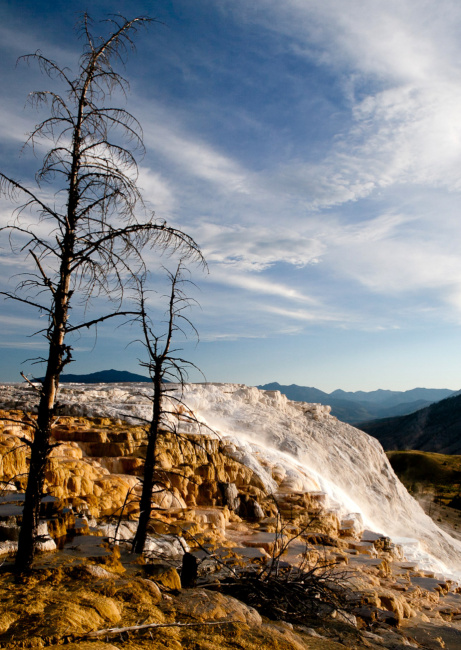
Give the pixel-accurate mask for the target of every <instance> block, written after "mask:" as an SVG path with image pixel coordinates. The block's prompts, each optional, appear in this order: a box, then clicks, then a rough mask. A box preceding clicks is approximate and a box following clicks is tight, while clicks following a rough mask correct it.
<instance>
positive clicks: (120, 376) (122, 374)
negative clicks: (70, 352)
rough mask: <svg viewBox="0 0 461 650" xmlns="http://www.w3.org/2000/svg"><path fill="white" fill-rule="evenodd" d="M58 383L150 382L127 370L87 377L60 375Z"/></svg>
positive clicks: (144, 377) (100, 372) (142, 376)
mask: <svg viewBox="0 0 461 650" xmlns="http://www.w3.org/2000/svg"><path fill="white" fill-rule="evenodd" d="M59 381H60V383H64V384H66V383H73V384H118V383H121V382H127V381H129V382H141V381H149V382H150V381H152V380H151V379H150V378H149V377H146V376H145V375H137V374H136V373H134V372H128V371H127V370H100V371H99V372H92V373H90V374H89V375H61V378H60V380H59Z"/></svg>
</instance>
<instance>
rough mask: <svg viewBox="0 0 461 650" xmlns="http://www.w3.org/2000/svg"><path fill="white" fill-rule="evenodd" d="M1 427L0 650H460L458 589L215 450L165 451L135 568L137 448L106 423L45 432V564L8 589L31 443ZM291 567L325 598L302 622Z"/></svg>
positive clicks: (135, 433)
mask: <svg viewBox="0 0 461 650" xmlns="http://www.w3.org/2000/svg"><path fill="white" fill-rule="evenodd" d="M0 416H3V418H4V420H3V429H2V431H1V432H0V452H1V466H0V472H1V478H2V480H3V481H4V487H5V490H4V492H3V496H2V497H1V499H0V552H2V554H3V564H2V566H1V568H0V647H5V648H15V647H60V646H64V645H65V647H66V649H67V650H73V649H74V648H79V649H80V650H90V649H92V650H103V649H104V648H107V650H110V649H111V648H112V649H113V648H121V647H124V648H128V649H131V648H133V649H136V648H178V649H179V648H187V649H189V648H191V649H199V648H210V649H211V648H213V650H219V648H248V649H253V648H254V649H256V648H258V649H261V648H280V649H287V650H288V649H293V650H294V649H296V650H298V649H304V648H306V649H318V650H322V649H325V650H334V649H336V650H340V648H357V649H358V648H394V649H395V650H397V649H398V648H406V647H423V648H443V647H445V648H449V649H453V650H455V649H456V648H461V624H460V623H459V622H458V621H459V620H460V619H461V594H460V593H459V590H458V586H457V585H455V584H453V583H450V582H449V581H446V580H443V579H441V578H437V577H435V576H434V574H431V573H428V572H423V571H420V570H419V569H418V567H417V566H416V565H414V564H412V563H409V562H407V561H405V559H404V558H403V557H402V554H401V550H400V549H399V548H398V547H396V546H394V545H393V544H391V543H390V541H389V540H388V539H386V538H383V537H380V536H379V535H376V534H373V533H372V532H371V531H364V530H363V529H362V528H361V527H360V522H358V521H357V520H353V519H352V520H350V521H345V520H340V519H339V518H338V516H337V514H336V513H335V512H334V511H333V510H329V509H328V508H327V507H325V504H324V501H323V496H322V494H321V493H318V492H311V493H302V492H299V491H296V490H293V489H291V488H290V486H289V484H288V483H286V482H285V483H284V480H285V479H284V477H283V476H281V475H278V474H277V471H278V470H277V467H273V468H270V467H268V468H267V469H268V471H271V472H272V476H273V479H274V480H275V481H276V482H277V485H278V491H277V496H276V499H274V498H273V497H272V496H270V495H268V494H266V492H265V489H264V485H263V484H262V483H261V481H260V479H259V478H258V476H257V475H256V474H255V473H254V472H252V470H251V469H250V468H249V467H247V466H245V465H242V464H241V463H240V462H238V460H235V459H234V458H233V457H232V450H230V449H227V448H226V445H225V444H224V443H222V442H221V441H220V440H218V439H213V440H212V439H210V438H207V437H206V436H203V437H202V438H200V437H197V436H194V438H193V439H192V438H191V439H187V437H186V438H184V439H183V440H182V441H181V443H180V444H179V442H178V440H177V439H175V438H174V437H172V436H170V435H165V436H163V437H162V442H161V449H160V453H159V459H158V461H159V472H158V485H159V492H158V493H157V494H156V503H157V509H156V511H155V516H154V518H153V522H152V526H151V529H150V536H149V540H148V546H147V548H148V552H147V553H146V554H145V555H144V556H143V557H139V556H136V555H133V554H131V553H130V552H129V539H130V538H131V537H132V535H133V532H134V530H135V526H136V518H137V509H138V495H139V476H140V475H142V469H143V449H144V442H145V437H144V432H143V430H142V429H141V428H140V427H136V426H129V425H127V424H126V423H122V422H120V421H115V420H109V419H104V418H93V419H89V418H80V417H63V418H61V420H60V421H59V423H58V424H57V426H56V427H55V431H54V435H55V438H56V440H57V441H60V442H61V443H62V444H61V445H60V446H59V447H57V448H56V449H55V450H54V452H53V457H52V459H51V460H50V464H49V470H48V472H47V477H46V480H47V485H46V489H47V492H48V494H49V496H48V497H47V498H45V499H44V502H43V512H42V516H43V520H42V524H41V525H42V531H43V533H44V534H45V537H47V538H48V539H44V541H43V542H42V544H43V547H42V548H43V550H45V551H46V550H47V549H48V552H43V553H41V554H40V555H39V556H38V558H37V562H36V565H35V567H34V571H33V572H32V574H31V575H29V576H27V577H23V578H21V579H18V578H17V577H15V576H14V574H13V573H12V570H11V569H12V559H11V558H12V555H11V553H12V552H14V548H15V538H16V537H17V527H18V524H19V522H20V517H21V503H22V488H23V487H24V481H25V474H26V472H27V455H26V448H25V447H24V445H23V444H22V443H21V440H20V438H21V436H24V435H25V434H26V433H27V427H25V426H24V425H23V424H21V420H22V419H23V417H24V416H23V415H22V414H21V413H20V412H19V411H8V412H3V413H2V414H0ZM8 420H16V421H18V422H16V423H13V422H9V421H8ZM160 487H162V489H160ZM163 488H166V489H163ZM114 542H115V543H114ZM184 551H187V552H188V555H187V557H188V558H189V560H191V561H192V563H193V564H194V565H195V564H196V565H198V575H197V577H196V578H195V577H194V575H192V577H191V576H190V575H189V574H188V575H186V573H185V572H183V575H182V578H183V580H182V583H181V577H180V574H181V566H182V562H183V556H184ZM274 558H275V559H276V560H277V562H276V563H275V564H274V563H273V561H274ZM299 565H302V569H303V572H304V573H303V576H304V577H305V584H307V583H308V584H309V585H310V587H309V589H310V590H311V591H309V589H307V590H305V591H304V592H303V594H304V595H303V597H304V596H305V597H306V598H307V601H308V600H309V598H310V594H312V593H314V591H315V589H316V588H317V586H318V585H317V583H316V582H315V581H314V582H312V581H311V582H310V583H309V582H308V581H309V579H311V578H309V579H308V578H307V577H306V576H311V577H312V576H314V577H316V578H318V579H319V580H320V583H321V585H322V589H326V591H324V592H322V594H323V595H322V594H320V595H321V597H320V598H312V599H311V600H312V607H311V609H310V611H309V612H307V611H305V610H303V613H302V616H300V614H299V612H297V611H296V607H293V606H292V607H291V609H290V607H289V606H288V605H287V603H288V600H289V598H291V597H292V595H293V593H294V590H295V585H296V576H295V575H294V574H293V570H292V568H291V567H295V566H299ZM271 567H272V568H271ZM258 575H259V576H260V578H261V580H260V582H258V583H257V584H256V586H255V589H256V591H254V590H253V592H252V591H251V589H250V586H251V585H252V584H253V582H254V577H255V576H258ZM252 581H253V582H252ZM186 583H187V584H188V585H189V586H187V587H185V586H184V585H185V584H186ZM260 583H264V584H260ZM296 588H297V587H296ZM258 590H259V591H258ZM333 592H334V598H336V597H338V600H334V599H333V600H331V598H332V593H333ZM297 593H298V592H297ZM325 593H326V594H327V595H326V597H325V598H324V594H325ZM295 595H296V594H295ZM322 599H323V600H322ZM298 601H299V599H298ZM307 601H306V602H307ZM291 602H294V601H291ZM303 602H304V601H303ZM332 602H333V605H332Z"/></svg>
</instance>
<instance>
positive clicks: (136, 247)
mask: <svg viewBox="0 0 461 650" xmlns="http://www.w3.org/2000/svg"><path fill="white" fill-rule="evenodd" d="M149 22H151V20H150V19H149V18H146V17H138V18H134V19H132V20H126V19H125V18H122V17H116V18H112V19H110V20H107V21H105V23H106V26H108V29H107V31H109V32H110V33H109V34H108V35H107V34H106V35H105V36H101V37H94V36H93V34H92V31H91V22H90V19H89V18H88V16H87V15H86V14H85V15H84V16H83V20H82V23H81V25H80V27H79V29H80V35H81V37H82V38H83V41H84V45H83V53H82V55H81V57H80V60H79V65H78V71H77V74H76V76H72V73H71V71H69V70H68V69H67V68H63V67H61V66H59V64H57V63H55V62H54V61H52V60H50V59H48V58H46V57H45V56H43V55H42V54H41V53H40V52H36V53H35V54H30V55H27V56H25V57H23V59H25V61H26V62H35V63H38V65H39V67H40V69H41V71H42V73H44V74H46V75H47V76H48V77H50V78H51V79H52V80H53V82H54V83H57V84H59V85H60V87H61V86H63V90H62V92H60V93H58V92H55V91H40V92H33V93H31V95H30V102H31V103H32V104H33V105H37V106H41V105H46V106H47V107H48V110H49V116H48V117H47V118H46V119H44V120H43V121H42V122H40V123H39V124H38V125H37V126H35V128H34V129H33V131H32V133H31V135H30V136H29V138H28V140H27V143H29V144H31V145H32V147H34V146H35V145H36V144H38V143H40V145H43V143H44V142H45V143H48V150H47V151H46V153H45V155H44V158H43V161H42V165H41V167H40V169H39V170H38V172H37V174H36V182H37V186H38V187H37V189H34V190H32V189H30V188H29V187H27V186H26V185H24V184H22V183H20V182H18V181H16V180H14V179H13V178H10V177H9V176H6V175H5V174H0V191H1V192H2V193H3V194H4V195H7V196H9V197H10V198H11V199H13V200H15V201H17V202H18V203H20V207H18V208H17V210H16V211H15V218H14V221H13V222H12V223H11V224H10V225H8V226H6V227H5V228H2V230H3V231H7V232H9V234H10V242H11V245H12V248H13V250H14V251H15V252H16V253H24V254H26V255H28V256H29V259H30V262H29V266H30V267H31V269H32V270H31V271H30V272H29V273H27V274H25V276H23V279H22V281H21V282H20V284H18V286H17V287H16V288H15V290H14V291H12V292H9V293H8V292H6V293H3V295H4V296H6V297H7V298H9V299H12V300H15V301H19V302H20V303H22V304H26V305H29V306H30V307H32V308H34V309H36V310H38V311H39V312H40V313H41V314H44V315H45V316H46V318H47V326H46V328H45V329H44V330H41V333H42V334H44V336H45V337H46V339H47V345H48V353H47V356H46V357H45V358H42V359H39V360H37V361H39V362H44V363H45V364H46V372H45V378H44V380H43V382H42V384H41V386H40V387H39V395H38V411H37V420H36V422H35V425H34V434H33V441H32V443H31V460H30V471H29V477H28V484H27V490H26V497H25V505H24V513H23V520H22V528H21V532H20V538H19V549H18V553H17V556H16V568H17V569H18V570H21V571H22V570H26V569H28V568H30V567H31V564H32V561H33V554H34V537H35V533H36V527H37V524H38V517H39V508H40V498H41V496H42V491H43V485H44V472H45V466H46V463H47V459H48V456H49V453H50V451H51V449H52V444H51V442H50V438H51V432H52V422H53V419H54V416H55V415H56V395H57V390H58V384H59V377H60V374H61V372H62V370H63V368H64V366H65V365H66V364H68V363H69V362H70V361H71V360H72V347H71V345H70V344H69V335H71V334H72V333H74V332H78V331H79V330H81V329H82V328H87V327H90V326H91V325H95V324H97V323H101V322H103V321H105V320H107V319H109V318H113V317H114V316H117V315H120V314H126V313H133V312H132V311H131V312H127V311H122V303H121V300H122V298H123V290H124V288H126V286H127V283H129V282H130V280H131V279H132V278H133V277H136V276H139V275H140V274H141V275H142V274H143V273H144V264H143V261H142V257H141V251H142V249H143V247H145V246H146V245H148V244H149V245H152V246H153V245H156V246H158V247H160V249H179V250H180V251H181V254H182V255H186V256H187V255H189V256H195V257H198V258H201V254H200V251H199V249H198V247H197V245H196V243H195V242H194V241H193V240H192V239H191V238H190V237H188V236H187V235H185V234H184V233H182V232H181V231H178V230H175V229H173V228H170V227H168V226H167V225H166V224H165V223H164V222H163V223H162V222H159V221H156V220H155V219H154V217H153V215H148V214H147V211H146V208H145V206H144V205H143V202H142V197H141V194H140V191H139V188H138V186H137V162H136V156H137V155H138V154H140V153H142V152H143V142H142V131H141V127H140V124H139V123H138V122H137V120H136V119H135V118H134V117H133V116H132V115H131V114H130V113H129V112H128V111H126V110H125V109H124V108H116V107H111V101H110V99H111V97H112V96H113V95H114V93H118V94H120V92H121V93H125V94H126V91H127V89H128V84H127V81H126V80H125V79H124V78H123V77H122V76H121V75H120V74H119V73H118V72H117V71H116V70H115V68H114V65H116V64H120V63H123V61H124V57H125V55H126V53H127V52H128V50H130V49H132V48H133V41H132V38H133V36H134V35H135V33H136V31H137V30H138V29H139V28H140V27H143V26H146V25H147V24H148V23H149ZM45 183H48V184H49V187H50V189H51V198H50V199H49V200H48V199H46V198H44V197H46V194H45V193H44V192H43V191H42V190H43V186H44V184H45ZM135 210H136V211H135ZM139 212H140V213H141V214H142V218H141V217H139V216H138V213H139ZM44 233H46V234H44ZM77 296H80V300H76V298H77ZM95 296H101V297H106V298H108V299H109V300H111V301H112V305H111V306H110V308H109V309H108V311H109V313H107V314H103V315H101V313H99V314H97V315H95V317H94V318H91V319H87V317H86V316H83V317H82V320H81V321H78V322H71V320H70V318H69V317H70V314H71V312H70V309H71V306H73V307H76V306H78V305H79V304H80V305H81V304H82V303H83V304H84V305H85V306H86V308H88V306H89V301H90V298H91V297H95ZM85 311H86V309H85ZM73 313H74V312H72V314H73ZM74 317H75V316H74Z"/></svg>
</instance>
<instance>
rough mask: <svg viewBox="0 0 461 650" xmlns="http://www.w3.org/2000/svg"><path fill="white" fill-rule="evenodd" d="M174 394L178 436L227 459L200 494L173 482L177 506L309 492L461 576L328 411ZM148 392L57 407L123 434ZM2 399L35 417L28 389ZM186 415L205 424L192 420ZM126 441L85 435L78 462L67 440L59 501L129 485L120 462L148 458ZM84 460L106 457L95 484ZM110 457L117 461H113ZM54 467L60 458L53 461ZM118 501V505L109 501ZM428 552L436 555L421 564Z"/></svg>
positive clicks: (400, 491)
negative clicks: (221, 490) (238, 490)
mask: <svg viewBox="0 0 461 650" xmlns="http://www.w3.org/2000/svg"><path fill="white" fill-rule="evenodd" d="M169 387H170V388H173V389H175V388H176V393H175V394H174V396H175V397H176V398H178V399H180V400H181V401H182V403H183V404H184V406H183V407H181V408H178V407H177V403H175V404H176V406H175V407H174V409H176V410H177V411H182V414H183V415H182V416H181V415H180V414H179V415H178V417H179V419H180V421H179V429H180V431H183V432H184V433H187V434H192V435H196V436H202V437H203V439H208V440H209V439H210V438H211V439H212V440H209V443H207V444H209V445H211V447H213V445H214V446H215V452H212V453H216V454H218V453H219V454H220V455H225V457H226V458H227V459H228V460H227V461H226V462H227V465H228V467H227V468H226V469H224V466H223V463H222V462H221V463H218V462H216V463H215V465H216V467H214V466H213V464H212V463H208V465H207V466H206V467H205V466H204V469H203V472H202V473H203V474H204V475H203V476H201V479H202V481H201V485H204V486H205V487H204V488H202V493H200V486H198V487H191V486H193V485H195V483H194V482H192V481H189V482H187V480H188V477H187V472H184V476H183V477H180V478H178V479H177V481H178V483H177V485H174V486H173V488H174V489H175V490H176V493H175V492H174V491H173V495H176V498H177V499H178V503H181V502H180V499H183V500H184V504H187V505H189V506H193V505H195V503H199V502H200V499H201V498H203V503H204V502H205V500H206V499H205V496H204V495H205V494H206V498H209V499H211V500H212V499H213V498H214V497H213V490H216V487H215V486H216V484H217V482H218V481H221V482H222V481H228V482H231V483H237V485H238V484H239V482H240V483H241V485H243V484H244V483H245V482H246V483H247V484H248V483H250V484H252V486H253V488H254V492H255V494H256V495H257V494H258V490H259V491H260V492H261V493H262V492H264V493H278V494H279V496H282V497H283V495H284V494H291V495H292V494H293V493H296V492H298V493H300V494H301V493H309V494H310V495H312V497H311V498H316V499H318V500H319V502H322V506H323V508H327V509H328V508H329V509H330V512H331V513H332V516H337V518H338V521H340V522H341V526H346V525H350V526H351V527H352V529H353V528H354V526H357V525H359V526H363V527H366V528H368V529H371V530H375V531H377V532H380V533H383V534H385V535H387V536H390V537H392V538H393V539H394V540H397V541H398V540H399V538H405V539H404V540H403V542H404V543H406V542H407V541H408V543H406V546H405V549H406V552H407V555H410V556H411V555H413V556H415V557H418V556H419V560H420V561H422V562H424V561H428V562H430V563H432V565H436V564H437V561H436V560H439V561H440V564H439V565H438V566H437V567H436V568H437V569H438V570H439V571H440V572H442V573H445V574H452V573H460V572H461V561H460V551H461V544H460V543H459V542H457V541H456V540H454V539H452V538H451V537H450V536H449V535H447V534H446V533H444V532H443V531H441V530H440V529H439V528H438V527H437V526H436V525H435V524H434V522H433V521H432V520H431V519H430V518H429V517H428V516H426V515H425V514H424V512H423V511H422V509H421V508H420V506H419V505H418V504H417V503H416V501H415V500H414V499H413V498H412V497H411V496H410V495H409V494H408V493H407V491H406V490H405V488H404V487H403V486H402V484H401V483H400V482H399V481H398V479H397V477H396V476H395V474H394V472H393V470H392V468H391V466H390V465H389V463H388V461H387V458H386V456H385V454H384V452H383V450H382V448H381V446H380V444H379V443H378V442H377V441H376V440H375V439H373V438H371V437H370V436H368V435H367V434H365V433H363V432H361V431H359V430H357V429H355V428H354V427H352V426H350V425H347V424H344V423H341V422H339V421H338V420H337V419H336V418H334V417H331V416H330V414H329V408H328V407H325V406H321V405H316V404H305V403H298V402H290V401H289V400H287V398H286V397H285V396H283V395H281V394H280V393H279V392H277V391H260V390H258V389H256V388H249V387H246V386H243V385H240V384H189V385H186V386H185V387H184V389H183V390H182V391H181V390H180V388H179V387H174V386H169ZM150 394H151V388H150V386H149V385H146V384H118V385H92V386H82V385H72V384H67V385H64V386H63V387H62V388H61V391H60V398H59V400H60V403H62V404H63V406H62V407H61V411H60V412H62V413H63V414H64V415H66V414H67V415H72V416H75V417H77V416H82V415H83V416H91V417H100V418H104V417H111V418H117V419H118V422H119V423H120V430H119V433H120V434H122V433H123V431H122V430H123V426H122V423H123V421H128V422H130V423H131V424H132V425H133V424H138V425H139V424H140V423H141V420H140V418H141V419H143V418H144V419H146V420H149V418H150V414H151V408H152V407H151V402H150V400H149V396H150ZM0 399H1V401H2V402H1V403H0V406H2V407H3V408H15V407H16V408H17V407H18V406H21V407H22V408H26V410H27V409H30V410H32V409H33V403H34V399H35V395H34V393H33V391H32V390H31V389H30V388H28V387H23V386H15V385H13V386H5V387H2V390H1V398H0ZM188 413H189V415H192V416H194V417H195V418H196V419H197V420H198V422H199V423H200V424H197V423H194V422H193V421H191V419H190V417H188ZM181 417H182V420H181ZM102 425H103V423H102ZM13 427H14V425H13ZM5 428H6V427H5ZM63 431H64V429H63ZM14 434H16V435H17V432H15V431H11V432H10V433H9V435H14ZM63 438H64V439H66V438H65V433H63V434H62V435H61V437H60V439H63ZM125 438H126V439H123V435H120V437H119V439H117V440H115V439H109V438H108V437H107V435H106V437H105V434H104V433H103V432H102V433H101V435H100V436H99V437H96V439H91V440H88V439H87V438H85V435H84V433H82V439H81V440H80V441H78V440H77V447H78V448H79V449H81V450H82V454H83V457H82V458H79V457H78V455H79V451H78V450H77V449H76V448H75V446H73V444H72V442H75V438H74V437H73V436H72V434H71V433H69V440H68V442H67V444H70V445H71V447H70V449H69V451H70V450H71V449H74V450H75V451H74V452H72V454H73V457H71V458H68V459H66V463H68V464H69V467H70V466H72V467H73V468H74V469H75V470H76V471H73V472H72V471H71V472H70V474H72V476H71V477H70V478H71V480H70V479H69V476H68V475H67V478H66V483H65V485H61V488H62V490H63V493H62V494H63V495H65V494H66V490H67V493H70V492H72V491H74V492H75V491H77V489H80V490H82V489H83V488H82V486H84V485H85V481H84V479H85V478H89V483H88V485H87V487H88V489H89V485H90V483H91V482H92V483H93V485H97V481H100V482H101V481H102V483H103V484H102V485H101V487H102V488H103V489H102V490H101V493H100V494H98V495H96V493H95V491H94V488H93V497H94V499H95V501H94V504H96V503H97V502H98V501H99V500H100V499H104V495H105V494H109V493H110V490H115V491H116V492H117V488H116V487H113V486H112V483H111V480H112V479H110V478H109V477H110V476H114V474H111V473H110V471H111V470H112V469H117V470H119V469H120V470H122V471H121V472H120V473H119V474H115V476H118V477H119V479H117V480H118V481H119V483H123V481H127V480H128V479H126V478H123V477H124V476H125V475H124V474H123V468H124V465H123V463H124V462H125V463H126V464H130V463H131V464H132V465H131V466H133V465H134V466H136V459H137V458H139V457H142V453H140V452H139V447H140V446H141V445H140V443H141V438H140V439H138V440H136V439H135V437H133V436H131V438H130V436H125ZM2 444H4V445H6V446H5V449H6V447H7V446H8V444H9V443H8V442H7V441H6V438H5V441H2ZM218 447H219V449H218ZM15 453H16V452H15ZM207 453H209V452H208V451H207ZM85 455H87V456H92V457H99V458H100V460H101V462H96V461H94V460H93V461H92V468H93V470H94V472H95V473H96V474H98V473H101V475H100V476H99V478H96V477H93V476H91V477H90V476H88V472H90V470H89V469H85V470H82V469H81V468H80V469H78V463H79V462H80V463H83V464H85V463H86V464H88V460H87V461H85ZM11 456H12V460H11V461H10V460H7V461H4V463H5V462H6V464H8V463H9V462H11V464H12V467H11V472H13V471H16V469H18V468H19V469H20V468H21V462H22V461H21V459H20V458H18V457H16V456H15V454H11ZM174 456H175V454H174V452H173V453H171V449H170V450H169V449H167V448H165V449H164V452H163V453H162V456H161V459H162V460H161V462H162V463H163V466H164V467H165V469H168V465H169V464H170V465H172V464H174V463H175V462H176V460H177V459H176V458H174ZM192 456H194V460H193V459H192ZM196 456H197V451H196V450H195V449H194V450H193V451H191V452H190V459H189V460H190V461H191V462H192V460H193V462H196ZM107 457H110V458H111V460H110V461H108V460H107ZM216 457H217V456H216ZM104 458H105V459H106V460H103V459H104ZM123 459H125V461H123ZM58 460H59V458H57V457H56V462H57V461H58ZM232 463H233V464H234V465H232ZM90 465H91V463H90ZM183 465H184V467H185V468H186V467H187V466H188V461H187V459H186V460H185V461H184V460H183ZM13 466H14V467H13ZM82 466H83V465H82ZM125 466H126V465H125ZM72 467H71V469H72ZM189 467H190V465H189ZM238 468H240V469H238ZM135 469H136V467H135ZM220 470H222V471H221V474H219V472H220ZM59 471H60V470H59V467H58V466H57V467H56V470H55V473H56V474H59ZM232 472H233V473H232ZM90 473H91V472H90ZM105 476H106V477H107V479H106V480H107V481H109V483H108V486H109V487H110V486H112V487H110V489H105V487H104V477H105ZM131 478H133V476H131ZM79 479H80V480H79ZM63 480H64V479H63ZM57 483H59V481H57ZM61 483H62V482H61ZM77 483H78V484H79V485H78V486H77ZM128 483H129V481H128ZM189 483H190V485H189ZM213 486H214V487H213ZM205 488H206V489H205ZM128 489H129V485H128V484H127V485H124V486H123V489H121V490H120V499H122V498H123V494H125V495H126V492H127V490H128ZM207 490H208V492H207ZM96 491H97V490H96ZM112 500H113V501H115V500H116V499H114V498H113V497H112ZM181 505H183V504H182V503H181ZM94 507H96V505H94ZM103 510H104V508H103ZM347 522H349V524H348V523H347ZM357 522H358V523H357ZM408 538H410V539H408ZM412 538H413V539H414V540H419V542H420V545H419V546H418V544H417V543H414V542H413V543H411V542H410V540H411V539H412ZM422 551H424V552H426V553H429V554H431V555H432V556H433V558H432V559H431V558H424V557H422ZM444 565H445V566H444Z"/></svg>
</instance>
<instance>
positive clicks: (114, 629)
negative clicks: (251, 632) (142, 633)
mask: <svg viewBox="0 0 461 650" xmlns="http://www.w3.org/2000/svg"><path fill="white" fill-rule="evenodd" d="M238 622H239V621H234V620H230V621H228V620H224V621H206V622H202V623H198V622H197V623H145V624H144V625H131V626H130V627H109V628H107V629H105V630H95V631H94V632H88V633H87V634H84V635H82V636H84V637H89V638H94V637H97V636H103V635H104V634H122V633H123V632H136V631H138V630H147V629H152V628H160V627H198V626H202V625H207V626H208V625H228V624H229V623H238Z"/></svg>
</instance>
